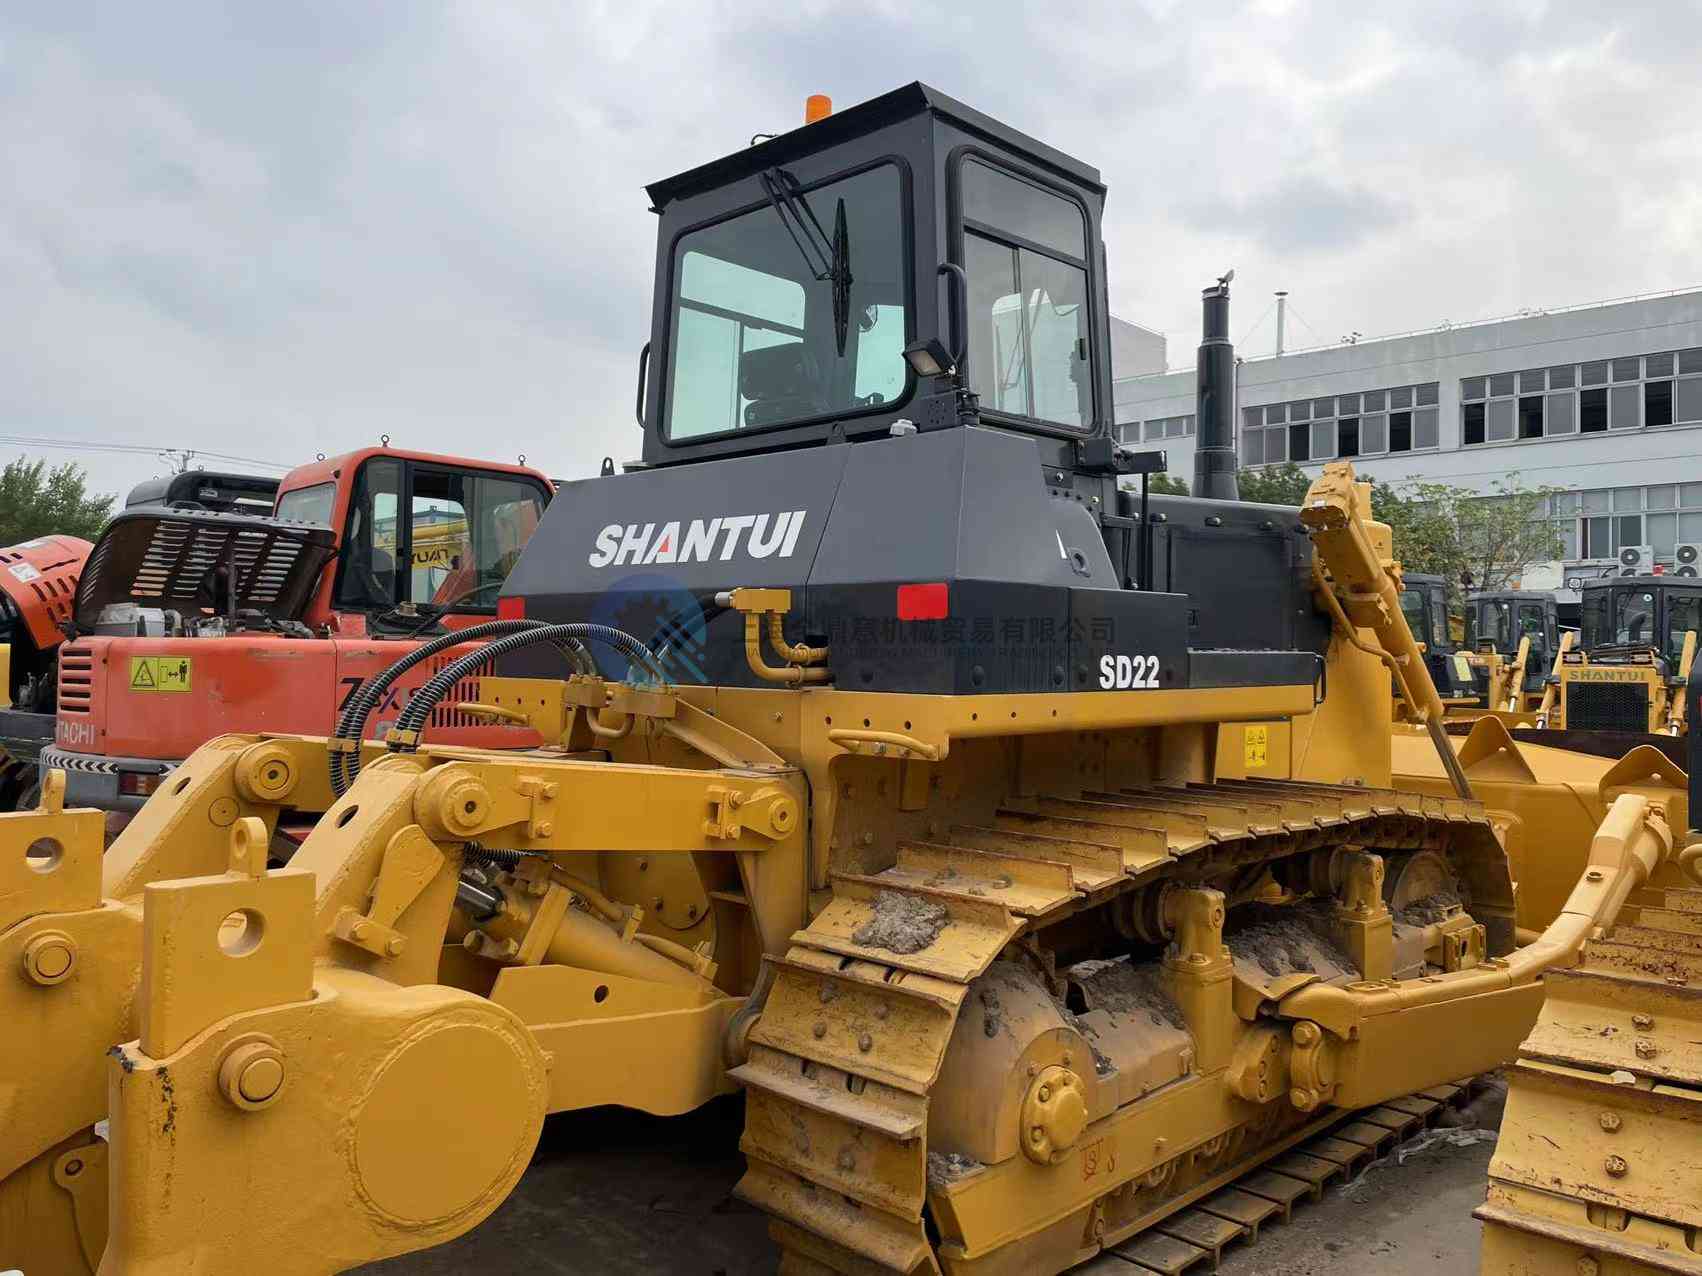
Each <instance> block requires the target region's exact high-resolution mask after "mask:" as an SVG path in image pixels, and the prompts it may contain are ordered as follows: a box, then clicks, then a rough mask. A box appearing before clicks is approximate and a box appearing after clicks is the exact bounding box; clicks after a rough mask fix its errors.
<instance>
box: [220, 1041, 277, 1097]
mask: <svg viewBox="0 0 1702 1276" xmlns="http://www.w3.org/2000/svg"><path fill="white" fill-rule="evenodd" d="M219 1089H220V1090H222V1091H223V1092H224V1096H225V1098H227V1099H229V1100H230V1101H231V1102H232V1103H233V1104H235V1105H236V1106H237V1107H239V1108H241V1109H242V1110H243V1111H245V1112H257V1111H259V1110H260V1109H261V1108H264V1107H267V1106H269V1105H270V1104H271V1103H272V1102H273V1101H275V1100H276V1099H277V1097H278V1095H279V1094H281V1093H282V1092H283V1089H284V1056H283V1052H282V1051H280V1050H279V1049H278V1048H277V1046H275V1045H272V1044H271V1043H270V1042H267V1041H252V1040H251V1041H244V1042H240V1043H239V1044H237V1045H235V1046H233V1047H231V1049H230V1050H229V1051H228V1052H226V1054H225V1057H224V1059H223V1061H221V1062H220V1064H219Z"/></svg>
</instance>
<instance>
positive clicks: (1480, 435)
mask: <svg viewBox="0 0 1702 1276" xmlns="http://www.w3.org/2000/svg"><path fill="white" fill-rule="evenodd" d="M1477 381H1478V384H1479V385H1481V384H1482V383H1483V378H1482V377H1478V378H1477ZM1461 384H1462V385H1464V382H1462V383H1461ZM1484 410H1485V409H1484V405H1483V404H1481V403H1462V404H1461V405H1460V441H1461V442H1462V443H1464V444H1468V445H1469V444H1472V443H1482V442H1483V440H1484V438H1485V435H1484V432H1483V418H1484Z"/></svg>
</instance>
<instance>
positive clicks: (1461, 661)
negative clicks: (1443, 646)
mask: <svg viewBox="0 0 1702 1276" xmlns="http://www.w3.org/2000/svg"><path fill="white" fill-rule="evenodd" d="M1454 677H1456V678H1458V679H1459V680H1460V681H1461V682H1470V681H1471V680H1472V662H1471V661H1470V660H1467V659H1466V657H1465V656H1464V655H1463V654H1461V653H1460V652H1458V651H1456V652H1455V653H1454Z"/></svg>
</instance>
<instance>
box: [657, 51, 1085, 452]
mask: <svg viewBox="0 0 1702 1276" xmlns="http://www.w3.org/2000/svg"><path fill="white" fill-rule="evenodd" d="M648 191H649V195H650V198H651V201H652V203H653V205H654V210H655V211H656V213H657V214H658V215H659V217H660V219H661V222H660V226H659V234H658V248H657V259H656V293H655V310H654V320H653V328H652V333H651V339H650V342H649V344H648V345H647V346H646V347H645V352H644V356H643V358H642V359H641V370H640V377H641V380H640V386H639V404H640V414H639V415H640V424H641V425H642V426H643V428H644V461H645V463H646V464H648V465H652V466H656V465H671V464H677V463H679V462H683V461H696V460H706V459H710V458H714V457H723V456H731V455H737V454H746V453H752V452H768V451H776V450H780V449H785V448H795V447H798V446H801V445H806V444H811V443H824V442H827V441H828V440H829V439H837V438H845V439H855V438H858V437H868V436H876V435H882V434H886V433H888V432H890V431H892V430H893V428H894V427H895V425H898V423H899V422H901V421H908V422H910V423H912V424H913V425H914V426H916V427H917V428H918V429H920V430H929V429H935V428H942V427H948V426H952V425H956V424H958V423H960V421H970V420H979V422H980V423H982V424H986V425H996V426H999V427H1001V428H1004V429H1009V430H1016V431H1020V432H1022V433H1025V434H1029V435H1032V436H1035V437H1036V438H1038V439H1041V440H1043V441H1044V442H1045V443H1046V444H1047V447H1046V449H1045V451H1044V452H1043V455H1046V456H1049V457H1056V458H1057V459H1058V460H1060V461H1066V460H1067V459H1068V458H1069V457H1070V455H1071V454H1072V451H1073V448H1074V447H1075V445H1076V444H1078V443H1080V442H1082V441H1084V440H1087V439H1090V438H1093V437H1103V436H1105V435H1107V434H1108V431H1109V423H1110V420H1111V393H1110V389H1111V386H1110V350H1109V346H1110V337H1109V325H1108V321H1107V317H1106V315H1107V311H1106V295H1105V275H1104V265H1103V262H1104V256H1103V251H1102V248H1101V244H1100V232H1099V221H1100V212H1101V209H1102V206H1103V202H1104V195H1105V188H1104V186H1103V185H1102V184H1101V182H1100V180H1099V174H1098V172H1097V170H1095V169H1093V168H1090V167H1088V166H1087V165H1085V164H1082V163H1080V162H1079V161H1077V160H1074V159H1072V158H1070V157H1069V156H1067V155H1064V154H1062V153H1061V152H1059V151H1056V150H1054V149H1053V148H1051V147H1049V146H1046V145H1044V144H1042V143H1040V142H1037V141H1035V140H1034V139H1033V138H1030V137H1026V136H1024V135H1023V134H1021V133H1019V132H1017V131H1015V130H1014V129H1011V128H1008V127H1007V126H1005V125H1003V124H1000V123H998V122H997V121H995V120H992V119H990V118H988V117H987V116H985V115H982V114H981V113H980V112H978V111H974V110H971V109H970V108H969V107H966V106H964V105H963V104H961V103H959V102H955V101H953V100H952V99H950V98H948V97H946V96H944V95H943V94H940V93H938V92H936V91H935V90H933V89H930V88H928V87H926V86H924V85H921V84H911V85H909V86H907V87H905V88H902V89H898V90H896V91H894V92H891V93H888V94H885V95H884V96H882V97H878V98H875V99H873V100H871V101H868V102H865V103H862V104H860V105H858V106H854V107H852V108H850V109H848V110H845V111H842V112H840V113H839V114H836V115H831V116H829V117H827V118H826V119H823V120H820V121H818V122H816V123H814V124H810V125H806V126H805V127H803V128H801V129H796V130H794V131H792V132H789V133H784V134H781V135H780V136H778V137H774V138H771V139H769V140H767V141H763V142H760V143H758V144H756V145H753V146H751V147H749V148H748V149H746V150H743V151H740V152H738V153H736V154H734V155H731V156H728V157H726V158H723V159H719V160H716V161H715V162H713V163H710V164H706V165H704V166H702V167H700V168H696V169H693V170H691V171H690V172H687V173H684V174H681V175H680V176H677V177H673V178H670V179H668V180H666V181H661V182H657V183H655V184H653V185H652V186H650V187H649V188H648ZM907 352H908V353H907ZM953 373H955V374H956V376H955V377H954V375H953ZM959 379H961V384H962V385H963V386H964V387H966V388H967V390H969V391H971V392H973V394H974V395H975V396H977V398H978V404H975V405H973V408H974V409H977V410H972V405H971V404H969V403H968V402H966V400H965V399H964V398H963V397H962V396H961V395H960V394H959V393H957V390H958V383H959ZM900 428H901V429H903V428H908V427H900Z"/></svg>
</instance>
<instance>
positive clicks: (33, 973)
mask: <svg viewBox="0 0 1702 1276" xmlns="http://www.w3.org/2000/svg"><path fill="white" fill-rule="evenodd" d="M76 969H77V943H76V941H75V940H74V939H72V938H71V937H70V936H69V935H67V934H65V933H64V932H63V931H57V930H50V931H45V932H43V933H42V934H40V935H37V936H36V937H35V938H34V939H32V940H30V942H29V943H27V944H25V945H24V977H25V978H26V979H28V980H29V981H30V982H31V983H33V984H39V985H41V986H42V987H43V988H51V987H52V986H53V985H54V984H60V983H64V982H65V981H66V980H67V979H69V978H70V977H71V975H72V972H74V971H75V970H76Z"/></svg>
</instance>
